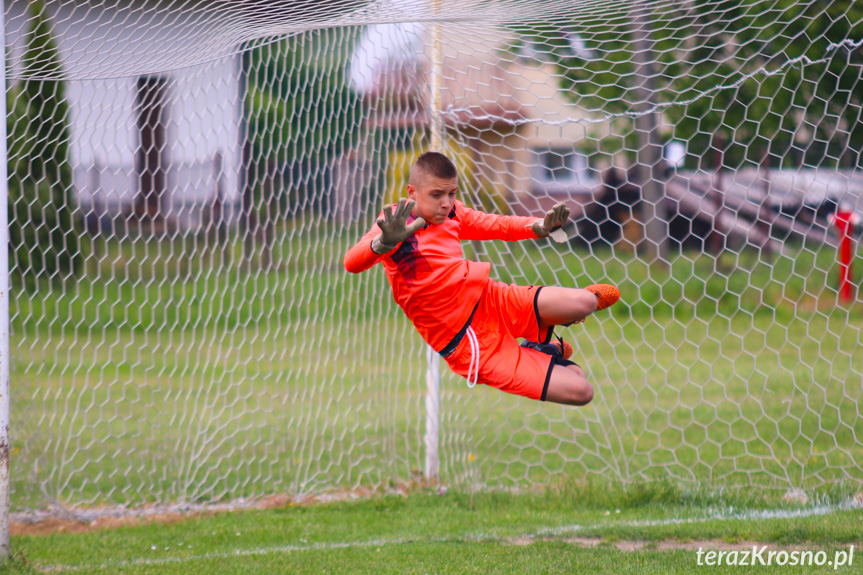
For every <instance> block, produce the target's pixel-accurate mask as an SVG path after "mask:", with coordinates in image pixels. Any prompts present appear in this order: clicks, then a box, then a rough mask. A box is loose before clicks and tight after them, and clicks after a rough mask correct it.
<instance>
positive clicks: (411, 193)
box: [408, 184, 417, 200]
mask: <svg viewBox="0 0 863 575" xmlns="http://www.w3.org/2000/svg"><path fill="white" fill-rule="evenodd" d="M416 193H417V189H416V188H415V187H413V186H412V185H410V184H408V197H409V198H410V199H412V200H415V199H416Z"/></svg>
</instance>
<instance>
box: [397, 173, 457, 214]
mask: <svg viewBox="0 0 863 575" xmlns="http://www.w3.org/2000/svg"><path fill="white" fill-rule="evenodd" d="M457 191H458V178H453V179H451V180H449V179H441V178H437V177H435V176H430V175H426V176H424V177H421V178H418V179H417V183H416V186H412V185H411V184H408V196H409V197H410V199H412V200H414V201H415V202H416V205H415V206H414V209H413V213H414V214H415V215H417V216H419V217H421V218H423V219H424V220H425V221H426V222H428V223H430V224H438V225H440V224H442V223H444V222H445V221H446V218H447V216H448V215H449V213H450V212H451V211H452V208H453V206H454V205H455V197H456V192H457Z"/></svg>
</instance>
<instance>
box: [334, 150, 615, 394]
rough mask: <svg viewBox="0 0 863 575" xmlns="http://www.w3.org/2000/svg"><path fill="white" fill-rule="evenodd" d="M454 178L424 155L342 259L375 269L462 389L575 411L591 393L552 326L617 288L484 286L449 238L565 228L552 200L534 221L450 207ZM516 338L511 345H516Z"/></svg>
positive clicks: (603, 302) (607, 300)
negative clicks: (464, 383) (401, 194)
mask: <svg viewBox="0 0 863 575" xmlns="http://www.w3.org/2000/svg"><path fill="white" fill-rule="evenodd" d="M457 176H458V174H457V171H456V167H455V165H454V164H453V163H452V162H451V161H450V160H449V158H447V157H446V156H444V155H443V154H439V153H437V152H426V153H425V154H423V155H421V156H420V157H419V159H418V160H417V162H416V163H415V164H414V166H413V167H412V168H411V172H410V179H409V183H408V186H407V192H408V196H409V198H410V201H408V200H406V199H401V200H399V202H398V204H397V205H396V206H395V209H394V210H393V206H387V207H385V208H384V210H383V211H382V212H381V214H380V216H378V220H377V222H376V223H375V225H373V226H372V229H371V230H369V231H368V233H366V234H365V235H364V236H363V237H362V239H361V240H360V241H359V243H357V244H356V245H355V246H354V247H352V248H351V249H350V250H348V253H347V254H346V255H345V260H344V264H345V269H347V271H349V272H352V273H360V272H362V271H365V270H367V269H369V268H370V267H372V266H373V265H375V264H376V263H378V262H383V265H384V269H385V271H386V274H387V279H388V280H389V282H390V286H391V287H392V289H393V297H394V298H395V300H396V302H398V304H399V305H400V306H401V308H402V310H404V312H405V314H407V316H408V318H410V320H411V321H412V322H413V324H414V326H415V327H416V328H417V330H418V331H419V333H420V335H422V337H423V339H424V340H425V341H426V342H427V343H428V344H429V345H430V346H432V348H433V349H435V350H436V351H438V352H439V353H440V354H441V356H442V357H443V358H444V359H446V361H447V363H448V364H449V366H450V368H451V369H452V370H453V371H454V372H455V373H457V374H459V375H461V376H463V377H466V378H467V379H468V383H469V385H471V386H473V385H474V384H475V383H477V382H479V383H485V384H487V385H491V386H493V387H496V388H498V389H500V390H501V391H505V392H507V393H514V394H517V395H522V396H525V397H529V398H531V399H537V400H540V401H552V402H555V403H562V404H567V405H585V404H587V403H590V401H591V399H593V387H591V385H590V383H589V382H588V381H587V379H586V378H585V375H584V370H582V369H581V367H579V366H578V365H577V364H575V363H573V362H571V361H569V356H570V355H571V353H572V348H571V347H570V346H569V345H568V344H566V343H565V342H564V341H563V340H562V339H558V342H557V343H550V342H551V338H552V335H553V329H554V326H556V325H570V324H572V323H577V322H580V321H583V320H584V318H586V317H587V316H588V315H590V314H592V313H593V312H594V311H596V310H598V309H604V308H606V307H608V306H610V305H612V304H613V303H615V302H616V301H617V300H618V298H619V297H620V293H619V292H618V290H617V288H615V287H614V286H610V285H593V286H588V287H587V288H585V289H572V288H561V287H540V286H528V287H524V286H517V285H507V284H504V283H501V282H498V281H494V280H491V279H489V273H490V270H491V265H490V264H488V263H485V262H473V261H469V260H466V259H465V258H464V256H463V255H462V250H461V244H460V242H459V240H509V241H513V240H526V239H536V238H545V237H548V235H549V233H550V232H551V231H553V230H555V229H557V228H558V227H560V226H562V225H563V224H565V223H566V221H567V219H568V218H569V209H568V208H567V207H566V205H565V204H563V203H560V204H557V205H556V206H554V208H552V209H551V210H550V211H549V212H548V213H547V214H546V215H545V218H543V219H537V218H531V217H517V216H499V215H494V214H487V213H484V212H480V211H476V210H472V209H470V208H467V207H465V206H464V204H462V203H461V202H459V201H458V200H456V193H457V190H458V177H457ZM520 337H521V338H526V339H527V340H528V341H525V342H524V343H523V344H521V345H519V343H518V340H517V338H520Z"/></svg>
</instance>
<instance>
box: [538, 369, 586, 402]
mask: <svg viewBox="0 0 863 575" xmlns="http://www.w3.org/2000/svg"><path fill="white" fill-rule="evenodd" d="M592 399H593V386H592V385H590V383H589V382H588V381H587V378H586V377H585V376H584V370H583V369H581V368H580V367H579V366H577V365H569V366H565V367H564V366H562V365H555V366H554V368H553V369H552V371H551V378H549V380H548V389H547V390H546V392H545V400H546V401H550V402H553V403H562V404H564V405H587V404H588V403H590V401H591V400H592Z"/></svg>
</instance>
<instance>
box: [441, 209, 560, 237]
mask: <svg viewBox="0 0 863 575" xmlns="http://www.w3.org/2000/svg"><path fill="white" fill-rule="evenodd" d="M458 213H459V215H460V216H461V223H462V227H461V233H460V234H459V237H460V238H461V239H463V240H506V241H516V240H529V239H537V238H547V237H548V235H549V232H550V231H552V230H554V229H556V228H559V227H560V226H562V225H563V224H565V223H566V221H567V219H569V208H567V207H566V204H564V203H563V202H560V203H558V204H556V205H555V206H554V207H553V208H552V209H551V210H549V211H548V213H546V215H545V217H544V218H535V217H530V216H501V215H497V214H488V213H485V212H480V211H478V210H472V209H470V208H468V207H465V206H464V205H463V204H462V205H460V206H459V209H458Z"/></svg>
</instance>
